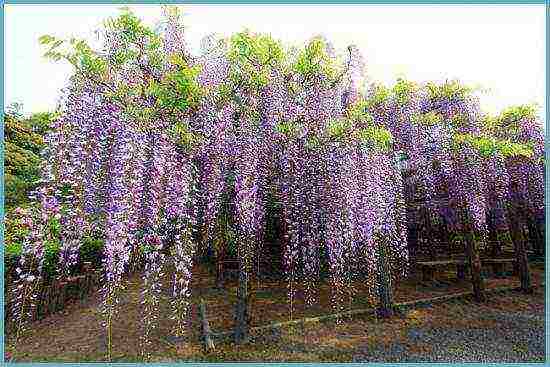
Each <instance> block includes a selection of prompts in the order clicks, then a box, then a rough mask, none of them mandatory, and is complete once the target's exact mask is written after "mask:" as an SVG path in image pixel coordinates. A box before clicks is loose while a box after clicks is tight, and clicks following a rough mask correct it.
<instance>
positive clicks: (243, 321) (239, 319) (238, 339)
mask: <svg viewBox="0 0 550 367" xmlns="http://www.w3.org/2000/svg"><path fill="white" fill-rule="evenodd" d="M240 267H241V269H240V271H239V287H238V288H237V307H236V312H235V343H236V344H242V343H246V342H247V341H248V327H249V325H248V311H249V304H248V272H247V271H246V269H245V268H244V261H241V266H240Z"/></svg>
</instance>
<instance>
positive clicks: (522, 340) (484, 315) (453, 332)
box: [353, 309, 545, 363]
mask: <svg viewBox="0 0 550 367" xmlns="http://www.w3.org/2000/svg"><path fill="white" fill-rule="evenodd" d="M468 318H471V319H472V321H488V320H489V321H494V322H495V326H494V327H490V328H487V327H484V328H480V327H471V328H464V327H459V328H457V327H452V326H451V327H448V328H445V329H433V328H422V327H420V328H411V329H409V331H408V333H407V340H406V342H403V341H401V342H394V343H392V344H391V345H390V346H389V347H388V346H380V345H377V346H376V347H364V348H361V349H360V350H359V353H358V354H356V355H354V357H353V362H481V363H483V362H486V363H491V362H492V363H496V362H543V361H544V352H545V350H544V347H545V345H544V311H535V312H523V311H522V312H503V311H498V310H489V309H484V310H483V311H480V312H476V310H474V309H473V310H472V313H471V315H470V317H468ZM472 324H474V322H472ZM419 345H424V346H425V348H418V346H419ZM419 349H420V350H419Z"/></svg>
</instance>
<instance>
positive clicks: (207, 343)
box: [199, 299, 216, 353]
mask: <svg viewBox="0 0 550 367" xmlns="http://www.w3.org/2000/svg"><path fill="white" fill-rule="evenodd" d="M199 319H200V323H201V339H202V344H203V348H204V351H205V352H206V353H208V352H210V351H213V350H215V349H216V348H215V346H214V341H213V340H212V331H211V330H210V323H209V322H208V318H207V317H206V303H205V302H204V299H201V300H200V303H199Z"/></svg>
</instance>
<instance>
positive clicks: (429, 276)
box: [417, 259, 467, 282]
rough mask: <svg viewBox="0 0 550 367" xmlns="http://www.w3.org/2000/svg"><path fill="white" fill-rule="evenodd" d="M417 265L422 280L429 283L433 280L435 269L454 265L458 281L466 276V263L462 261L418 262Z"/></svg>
mask: <svg viewBox="0 0 550 367" xmlns="http://www.w3.org/2000/svg"><path fill="white" fill-rule="evenodd" d="M417 265H419V266H420V269H421V271H422V280H423V281H428V282H431V281H433V280H434V276H435V269H436V268H441V267H448V266H449V265H456V273H457V277H458V279H464V278H465V274H466V268H467V265H466V262H465V261H464V260H458V259H450V260H438V261H419V262H417Z"/></svg>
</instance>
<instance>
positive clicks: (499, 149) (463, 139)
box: [453, 134, 533, 158]
mask: <svg viewBox="0 0 550 367" xmlns="http://www.w3.org/2000/svg"><path fill="white" fill-rule="evenodd" d="M453 143H454V144H455V147H458V146H460V145H462V144H468V145H470V146H472V147H473V148H475V149H476V150H477V151H478V152H479V153H480V154H481V155H482V156H485V157H490V156H492V155H494V154H497V153H498V154H500V155H502V156H504V157H519V156H522V157H527V158H529V157H531V156H532V155H533V150H532V148H531V147H529V146H528V145H526V144H519V143H513V142H511V141H509V140H499V139H496V138H493V137H490V136H475V135H471V134H455V135H454V136H453Z"/></svg>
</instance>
